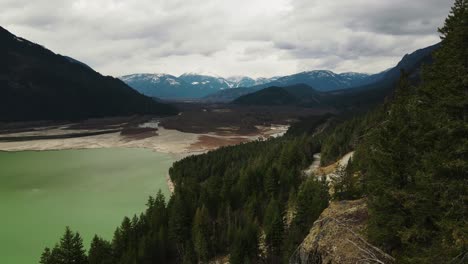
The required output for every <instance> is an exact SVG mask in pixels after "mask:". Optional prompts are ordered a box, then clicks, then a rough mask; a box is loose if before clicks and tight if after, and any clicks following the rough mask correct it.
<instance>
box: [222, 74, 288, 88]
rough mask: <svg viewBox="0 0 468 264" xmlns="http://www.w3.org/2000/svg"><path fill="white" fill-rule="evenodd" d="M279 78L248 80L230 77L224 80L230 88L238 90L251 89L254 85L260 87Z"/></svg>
mask: <svg viewBox="0 0 468 264" xmlns="http://www.w3.org/2000/svg"><path fill="white" fill-rule="evenodd" d="M278 78H280V77H271V78H256V79H253V78H250V77H247V76H232V77H229V78H226V80H228V81H229V82H230V83H231V84H232V88H240V87H251V86H256V85H262V84H265V83H270V82H273V81H276V80H277V79H278Z"/></svg>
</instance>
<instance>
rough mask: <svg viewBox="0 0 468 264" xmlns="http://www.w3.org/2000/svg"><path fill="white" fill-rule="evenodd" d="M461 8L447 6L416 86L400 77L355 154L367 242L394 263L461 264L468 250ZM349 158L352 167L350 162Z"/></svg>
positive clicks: (467, 68)
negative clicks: (367, 219)
mask: <svg viewBox="0 0 468 264" xmlns="http://www.w3.org/2000/svg"><path fill="white" fill-rule="evenodd" d="M467 23H468V2H467V1H464V0H457V1H455V5H454V7H453V9H452V12H451V14H450V15H449V17H448V18H447V20H446V23H445V25H444V27H442V28H441V29H440V32H441V34H442V39H443V41H442V44H441V47H440V49H439V50H438V51H437V52H436V53H435V54H434V63H433V64H432V65H430V66H426V67H425V68H424V70H423V80H422V83H421V84H420V85H419V86H416V87H414V86H411V85H410V84H409V82H408V81H407V77H406V76H405V75H403V77H402V79H401V81H400V83H399V86H398V88H397V90H396V92H395V98H394V100H393V101H392V102H391V103H390V104H388V105H387V106H386V111H385V113H386V115H385V116H384V118H382V120H381V121H380V122H379V124H380V125H379V126H377V127H375V128H374V129H372V131H371V132H370V133H369V135H368V136H366V138H365V140H364V141H363V142H362V144H361V145H360V146H359V147H358V149H357V152H356V155H357V157H360V158H359V162H358V164H357V170H359V172H360V173H362V175H363V176H364V180H365V184H366V190H367V193H368V197H369V199H368V200H369V214H370V222H369V227H368V234H369V238H370V239H371V240H372V241H373V242H374V243H377V244H378V245H380V246H382V247H383V248H384V249H386V250H388V251H389V252H392V253H393V254H394V255H395V256H397V258H398V261H399V262H401V263H449V262H452V263H461V262H462V261H463V260H462V259H463V258H466V254H467V248H468V241H467V237H468V229H467V223H466V215H467V208H466V204H467V202H468V201H467V198H466V197H467V196H466V193H467V186H468V182H467V177H466V176H467V171H468V170H467V169H468V159H467V157H466V155H467V153H468V138H467V135H468V125H467V116H468V113H467V109H468V96H467V94H468V90H467V87H468V85H467V84H468V82H467V80H468V60H467V58H468V24H467ZM357 157H356V158H355V159H357Z"/></svg>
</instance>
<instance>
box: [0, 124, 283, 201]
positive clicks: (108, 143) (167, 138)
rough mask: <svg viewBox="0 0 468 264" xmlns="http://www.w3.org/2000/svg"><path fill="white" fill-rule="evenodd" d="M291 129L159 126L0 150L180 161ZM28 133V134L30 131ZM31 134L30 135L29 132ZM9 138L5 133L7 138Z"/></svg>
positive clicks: (1, 145) (9, 144)
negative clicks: (111, 152) (129, 153)
mask: <svg viewBox="0 0 468 264" xmlns="http://www.w3.org/2000/svg"><path fill="white" fill-rule="evenodd" d="M288 128H289V126H285V125H271V126H269V127H267V126H262V127H258V132H257V133H252V134H250V135H239V134H236V133H223V134H220V133H215V132H211V133H200V134H196V133H187V132H181V131H178V130H174V129H165V128H163V127H159V128H158V130H157V133H155V134H154V135H150V136H147V137H143V138H138V137H133V136H126V135H121V134H120V132H115V133H104V134H96V135H90V136H81V137H80V136H79V137H65V138H51V139H36V140H22V141H0V151H2V152H17V151H54V150H77V149H101V148H142V149H150V150H152V151H156V152H160V153H165V154H169V155H171V156H172V157H174V159H175V161H174V162H176V161H179V160H181V159H183V158H185V157H188V156H191V155H200V154H203V153H206V152H208V151H211V150H215V149H218V148H220V147H223V146H231V145H236V144H240V143H245V142H250V141H254V140H258V139H265V138H269V137H278V136H282V135H283V134H284V133H286V131H287V130H288ZM26 133H28V132H26ZM29 133H30V132H29ZM34 133H35V134H39V136H44V137H47V136H50V134H52V133H53V134H56V133H57V129H56V128H53V129H44V130H40V131H35V132H34ZM18 134H22V133H11V134H7V136H10V137H18ZM3 136H5V134H4V135H3ZM166 182H167V186H168V189H169V191H170V193H171V194H172V193H173V192H174V188H175V186H174V183H173V182H172V180H171V179H170V176H169V172H167V175H166Z"/></svg>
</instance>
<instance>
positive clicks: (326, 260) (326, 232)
mask: <svg viewBox="0 0 468 264" xmlns="http://www.w3.org/2000/svg"><path fill="white" fill-rule="evenodd" d="M367 220H368V214H367V203H366V199H359V200H354V201H335V202H331V203H330V206H329V207H328V208H327V209H325V210H324V211H323V212H322V214H321V215H320V217H319V219H318V220H317V221H315V223H314V225H313V227H312V228H311V230H310V232H309V234H308V235H307V237H306V238H305V239H304V241H303V242H302V243H301V245H300V246H299V247H298V248H297V249H296V251H295V253H294V254H293V256H292V257H291V259H290V263H294V264H296V263H300V264H306V263H311V264H335V263H340V264H341V263H381V264H383V263H393V262H394V259H393V258H392V257H391V256H390V255H388V254H386V253H385V252H383V251H382V250H380V249H379V248H377V247H375V246H373V245H371V244H370V243H368V242H367V241H366V239H365V236H364V232H365V227H366V224H367Z"/></svg>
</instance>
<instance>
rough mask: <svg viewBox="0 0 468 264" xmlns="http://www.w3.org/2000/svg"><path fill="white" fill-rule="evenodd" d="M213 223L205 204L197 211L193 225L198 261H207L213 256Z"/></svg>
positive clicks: (193, 237)
mask: <svg viewBox="0 0 468 264" xmlns="http://www.w3.org/2000/svg"><path fill="white" fill-rule="evenodd" d="M210 233H211V224H210V218H209V215H208V210H207V209H206V208H205V206H202V208H198V209H197V211H196V213H195V218H194V220H193V226H192V239H193V244H194V249H195V253H196V254H197V256H198V261H199V262H201V261H203V262H204V261H207V260H209V257H210V256H211V254H212V253H211V252H212V247H211V239H212V238H211V235H210Z"/></svg>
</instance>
